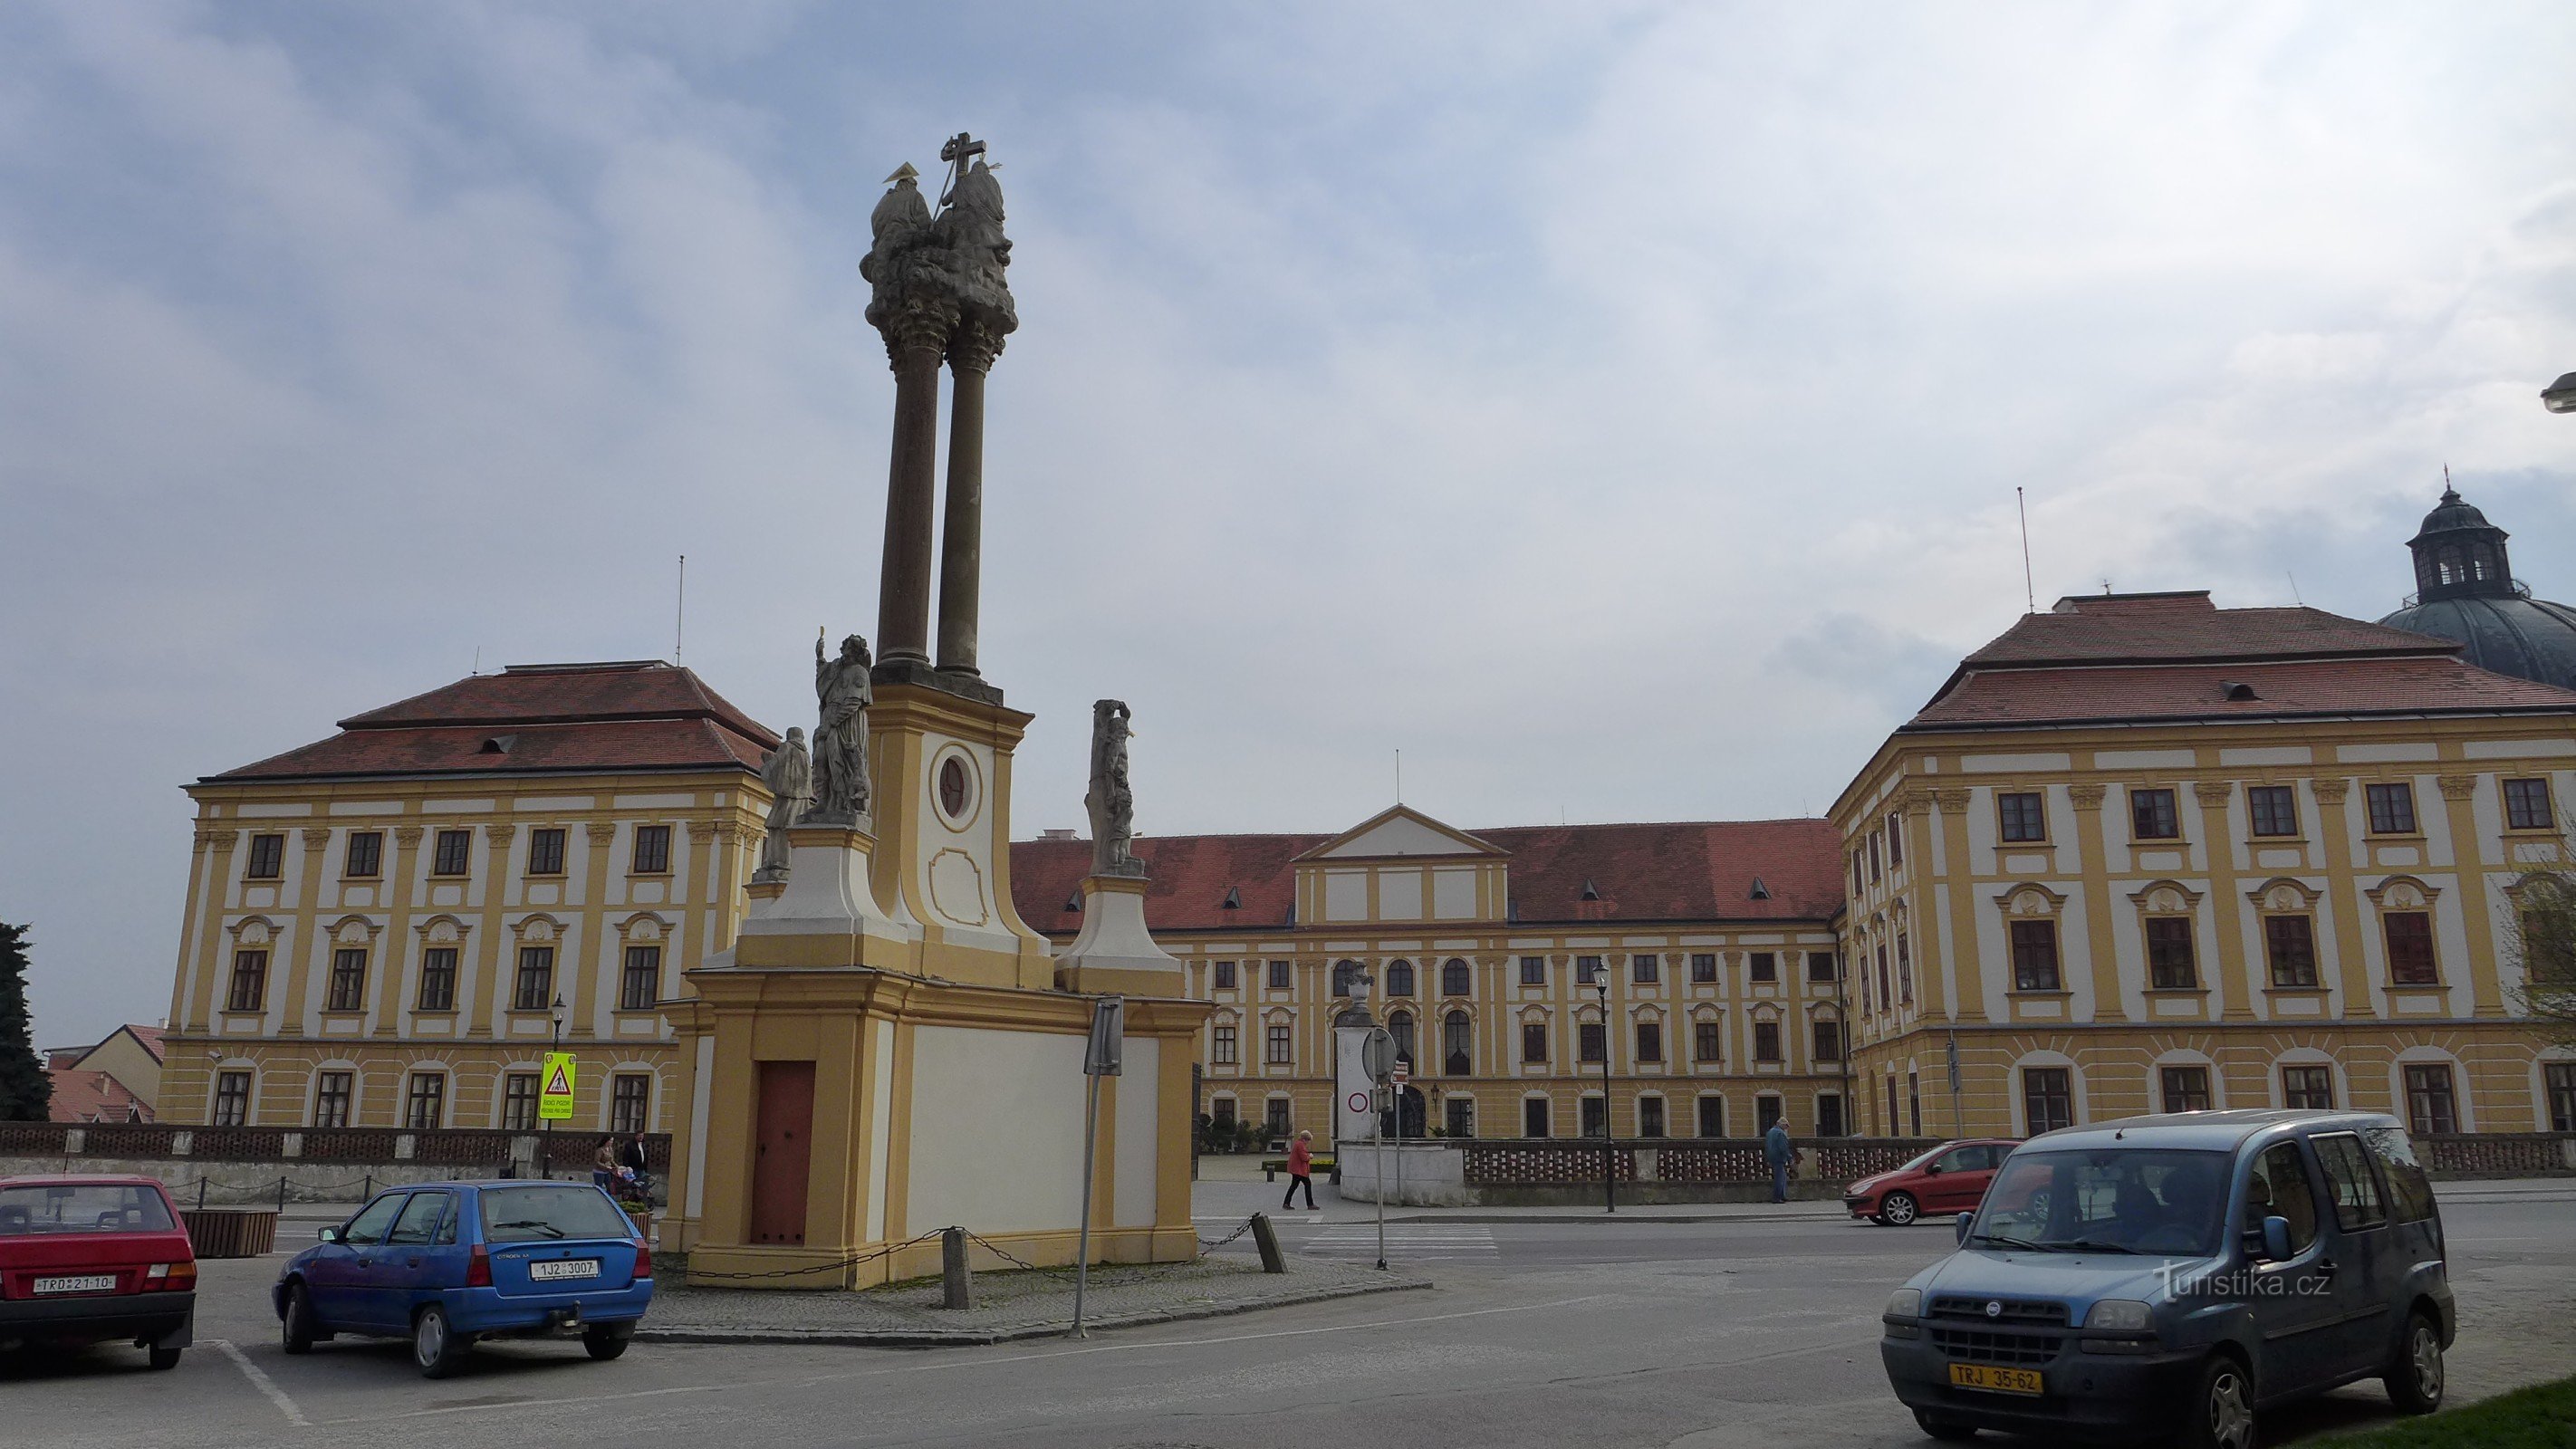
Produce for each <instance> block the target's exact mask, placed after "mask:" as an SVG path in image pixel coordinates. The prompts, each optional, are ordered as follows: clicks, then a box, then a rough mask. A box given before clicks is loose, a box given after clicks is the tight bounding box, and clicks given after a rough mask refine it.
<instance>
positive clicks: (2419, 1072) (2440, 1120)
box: [2406, 1062, 2460, 1137]
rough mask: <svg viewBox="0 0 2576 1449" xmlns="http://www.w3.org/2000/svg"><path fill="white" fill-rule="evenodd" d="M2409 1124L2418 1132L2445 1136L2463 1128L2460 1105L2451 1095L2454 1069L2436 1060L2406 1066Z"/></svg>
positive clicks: (2421, 1134) (2422, 1134) (2407, 1116)
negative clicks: (2421, 1064)
mask: <svg viewBox="0 0 2576 1449" xmlns="http://www.w3.org/2000/svg"><path fill="white" fill-rule="evenodd" d="M2406 1124H2407V1126H2408V1127H2410V1128H2412V1129H2413V1130H2414V1132H2415V1135H2417V1136H2419V1137H2422V1136H2428V1135H2429V1136H2443V1135H2447V1134H2449V1133H2453V1132H2457V1131H2459V1130H2460V1112H2459V1104H2458V1101H2457V1099H2456V1098H2454V1097H2453V1096H2452V1095H2451V1068H2450V1066H2449V1064H2448V1063H2445V1062H2433V1063H2429V1064H2427V1065H2423V1066H2410V1067H2408V1068H2407V1069H2406Z"/></svg>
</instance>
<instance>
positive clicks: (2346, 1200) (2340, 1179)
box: [2309, 1132, 2388, 1233]
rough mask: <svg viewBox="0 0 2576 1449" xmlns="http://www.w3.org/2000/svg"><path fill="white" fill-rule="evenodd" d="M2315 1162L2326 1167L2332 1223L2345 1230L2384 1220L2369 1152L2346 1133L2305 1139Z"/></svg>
mask: <svg viewBox="0 0 2576 1449" xmlns="http://www.w3.org/2000/svg"><path fill="white" fill-rule="evenodd" d="M2309 1141H2310V1142H2312V1143H2313V1144H2314V1145H2315V1147H2316V1149H2317V1164H2318V1165H2319V1166H2321V1167H2323V1168H2324V1169H2325V1170H2326V1197H2327V1199H2328V1200H2329V1201H2331V1202H2333V1204H2334V1210H2335V1225H2336V1226H2337V1227H2340V1228H2342V1229H2343V1230H2344V1231H2345V1232H2347V1233H2357V1232H2362V1231H2364V1230H2366V1229H2370V1228H2375V1227H2378V1226H2379V1225H2380V1224H2382V1223H2385V1222H2387V1221H2388V1209H2387V1206H2386V1205H2385V1204H2383V1203H2382V1202H2381V1201H2380V1200H2379V1179H2378V1178H2376V1177H2373V1176H2371V1175H2370V1154H2369V1153H2368V1152H2366V1151H2364V1150H2363V1148H2362V1145H2361V1139H2360V1138H2358V1137H2355V1136H2354V1135H2352V1134H2351V1133H2349V1132H2337V1133H2334V1134H2333V1135H2331V1136H2327V1137H2314V1138H2310V1139H2309Z"/></svg>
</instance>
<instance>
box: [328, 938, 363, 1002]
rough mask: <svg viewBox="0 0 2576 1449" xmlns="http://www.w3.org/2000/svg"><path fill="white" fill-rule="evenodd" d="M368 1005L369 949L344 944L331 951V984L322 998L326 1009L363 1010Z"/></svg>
mask: <svg viewBox="0 0 2576 1449" xmlns="http://www.w3.org/2000/svg"><path fill="white" fill-rule="evenodd" d="M366 1005H367V951H366V948H365V947H363V946H357V947H351V946H343V947H341V948H340V949H338V950H336V951H333V952H332V953H331V985H330V989H329V990H328V991H327V992H325V993H324V995H323V998H322V1009H323V1010H324V1011H363V1010H365V1009H366Z"/></svg>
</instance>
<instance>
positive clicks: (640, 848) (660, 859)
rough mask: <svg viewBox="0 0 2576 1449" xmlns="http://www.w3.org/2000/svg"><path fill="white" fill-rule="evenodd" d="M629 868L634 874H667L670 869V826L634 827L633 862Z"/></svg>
mask: <svg viewBox="0 0 2576 1449" xmlns="http://www.w3.org/2000/svg"><path fill="white" fill-rule="evenodd" d="M629 869H630V870H631V871H632V872H633V873H634V874H636V875H667V874H669V873H670V870H671V827H670V826H668V825H638V826H636V827H635V862H634V864H633V865H632V866H630V867H629Z"/></svg>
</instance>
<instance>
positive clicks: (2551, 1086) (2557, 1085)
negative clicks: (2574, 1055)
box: [2540, 1062, 2576, 1132]
mask: <svg viewBox="0 0 2576 1449" xmlns="http://www.w3.org/2000/svg"><path fill="white" fill-rule="evenodd" d="M2540 1080H2541V1085H2542V1086H2543V1087H2544V1088H2546V1089H2547V1090H2548V1092H2549V1130H2550V1131H2552V1132H2576V1062H2547V1063H2544V1064H2542V1066H2541V1068H2540Z"/></svg>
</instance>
